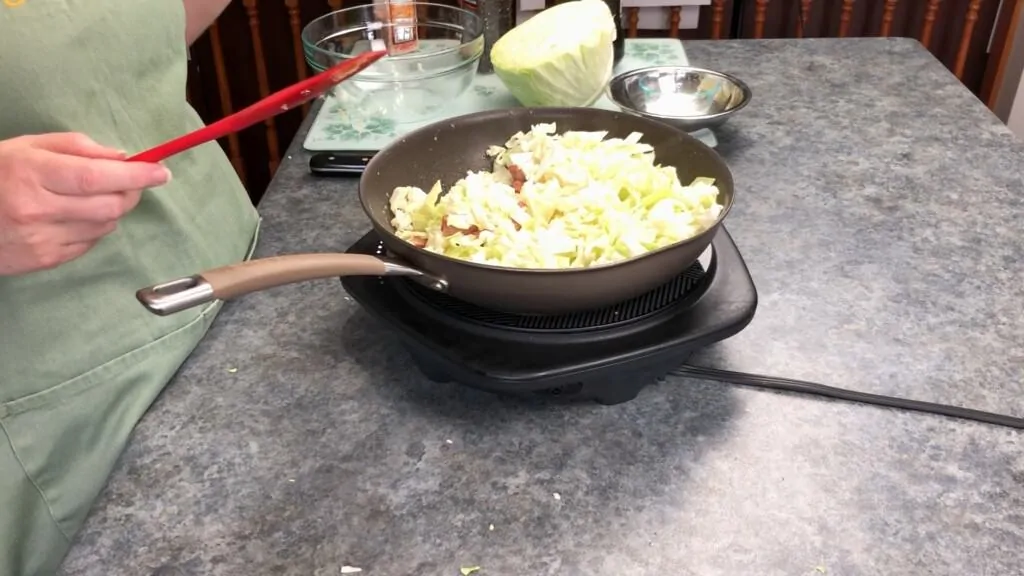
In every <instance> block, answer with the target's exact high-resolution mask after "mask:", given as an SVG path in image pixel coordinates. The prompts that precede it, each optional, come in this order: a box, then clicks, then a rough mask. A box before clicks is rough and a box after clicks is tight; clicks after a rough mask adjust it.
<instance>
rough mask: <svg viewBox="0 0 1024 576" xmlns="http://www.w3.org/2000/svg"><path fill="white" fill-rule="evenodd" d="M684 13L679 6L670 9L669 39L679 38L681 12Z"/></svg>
mask: <svg viewBox="0 0 1024 576" xmlns="http://www.w3.org/2000/svg"><path fill="white" fill-rule="evenodd" d="M682 11H683V9H682V8H680V7H679V6H673V7H671V8H669V16H668V37H669V38H679V20H680V12H682Z"/></svg>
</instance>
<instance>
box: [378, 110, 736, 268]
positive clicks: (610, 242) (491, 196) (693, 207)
mask: <svg viewBox="0 0 1024 576" xmlns="http://www.w3.org/2000/svg"><path fill="white" fill-rule="evenodd" d="M642 137H643V135H642V134H640V133H638V132H634V133H632V134H630V135H629V136H628V137H627V138H607V133H606V132H565V133H564V134H557V133H556V131H555V125H554V124H537V125H535V126H533V127H532V128H531V130H530V131H529V132H527V133H525V134H524V133H522V132H519V133H517V134H515V135H514V136H512V138H511V139H509V141H508V142H507V143H506V144H505V146H504V147H501V146H492V147H491V148H490V149H489V150H488V151H487V154H488V156H490V157H492V158H493V159H494V162H493V170H492V171H491V172H486V171H481V172H468V173H467V174H466V177H465V178H463V179H461V180H459V181H458V182H456V183H455V184H453V185H452V187H451V188H450V189H449V190H448V192H447V193H444V191H443V190H442V187H441V182H440V181H438V182H437V183H435V184H434V186H433V187H432V188H431V189H430V192H429V193H427V192H424V191H423V190H422V189H420V188H416V187H413V186H400V187H398V188H395V190H394V192H393V193H392V194H391V199H390V205H391V211H392V213H393V215H394V218H393V219H392V220H391V224H392V225H393V226H394V228H395V233H396V234H397V235H398V237H399V238H402V239H403V240H405V241H407V242H410V243H412V244H415V245H416V246H419V247H421V248H425V249H427V250H430V251H432V252H436V253H440V254H444V255H445V256H449V257H452V258H458V259H461V260H469V261H471V262H478V263H481V264H489V265H494V266H505V267H509V268H547V269H550V268H585V267H589V266H594V265H600V264H610V263H613V262H616V261H620V260H625V259H627V258H632V257H634V256H639V255H642V254H644V253H647V252H650V251H652V250H656V249H658V248H662V247H664V246H668V245H669V244H674V243H676V242H679V241H682V240H686V239H688V238H692V237H693V236H696V235H697V234H700V233H701V232H703V231H704V230H707V229H708V228H710V227H711V226H713V225H714V224H715V222H716V221H717V220H718V216H719V215H720V214H721V212H722V208H723V207H722V205H720V204H719V203H718V201H717V200H718V187H717V186H715V181H714V179H712V178H697V179H695V180H694V181H693V182H692V183H691V184H690V185H689V186H684V185H682V184H681V183H680V182H679V178H678V176H676V170H675V168H673V167H671V166H659V165H657V164H655V159H654V150H653V148H652V147H651V146H650V145H648V144H644V143H642V142H640V139H641V138H642Z"/></svg>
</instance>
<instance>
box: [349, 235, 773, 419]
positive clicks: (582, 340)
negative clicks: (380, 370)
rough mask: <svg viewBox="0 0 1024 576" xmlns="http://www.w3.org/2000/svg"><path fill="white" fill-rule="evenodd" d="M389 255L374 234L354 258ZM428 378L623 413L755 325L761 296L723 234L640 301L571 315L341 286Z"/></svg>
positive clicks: (355, 249) (373, 284)
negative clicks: (621, 408)
mask: <svg viewBox="0 0 1024 576" xmlns="http://www.w3.org/2000/svg"><path fill="white" fill-rule="evenodd" d="M347 252H348V253H354V254H373V255H382V254H384V253H385V249H384V246H383V244H382V243H381V242H380V240H379V238H378V237H377V235H376V234H375V233H373V232H370V233H368V234H366V235H365V236H363V237H362V238H361V239H359V240H358V241H357V242H356V243H355V244H353V245H352V246H351V247H350V248H349V249H348V250H347ZM341 283H342V285H343V286H344V288H345V290H346V291H347V292H348V293H349V295H350V296H352V298H353V299H354V300H355V301H356V302H358V303H359V304H360V305H361V306H362V307H363V308H364V309H365V310H366V311H367V312H368V313H369V314H370V315H371V316H373V317H375V318H377V319H378V320H379V321H381V322H383V323H384V324H385V325H386V326H388V327H389V328H391V329H393V330H394V331H395V332H396V333H397V334H398V335H399V337H400V339H401V341H402V343H403V345H404V346H405V348H406V349H407V350H408V351H409V354H410V356H411V357H412V360H413V362H414V363H415V364H416V366H417V367H418V368H419V370H420V371H421V372H423V374H424V375H425V376H426V377H427V378H429V379H430V380H433V381H435V382H457V383H460V384H464V385H468V386H473V387H475V388H480V389H483V390H488V391H492V392H496V393H502V394H517V395H527V396H546V397H551V398H559V399H572V400H584V399H586V400H593V401H596V402H599V403H601V404H618V403H620V402H626V401H628V400H632V399H633V398H635V397H636V396H637V394H639V392H640V390H641V389H642V388H643V387H644V386H646V385H648V384H651V383H653V382H655V381H656V380H657V379H658V378H660V377H661V376H664V375H665V374H666V373H668V372H669V371H671V370H673V369H676V368H678V367H679V366H680V365H682V364H683V363H684V362H685V361H686V359H687V358H688V357H689V356H690V354H692V353H693V352H694V351H695V350H697V349H699V348H702V347H704V346H707V345H709V344H712V343H714V342H717V341H719V340H724V339H726V338H729V337H730V336H733V335H735V334H736V333H737V332H739V331H740V330H742V329H743V328H745V327H746V326H747V324H749V323H750V320H751V319H752V318H753V316H754V311H755V309H756V308H757V291H756V289H755V288H754V282H753V280H752V279H751V277H750V272H749V271H748V270H747V266H746V264H745V263H744V262H743V259H742V257H741V256H740V253H739V251H738V250H737V249H736V244H735V243H733V241H732V238H731V237H730V236H729V233H728V232H727V231H726V230H725V228H724V227H721V228H719V231H718V233H717V234H716V235H715V238H714V240H713V241H712V243H711V247H710V248H709V249H708V250H707V251H706V252H705V253H704V254H703V255H702V256H701V258H700V260H698V262H696V263H694V264H693V265H692V266H690V268H688V269H686V270H683V271H681V272H680V274H679V276H677V277H675V278H674V279H672V280H671V281H669V282H668V283H666V284H664V285H662V286H660V287H658V288H655V289H654V290H652V291H650V292H648V293H646V294H644V295H642V296H638V297H636V298H633V299H631V300H627V301H625V302H622V303H619V304H616V305H613V306H609V307H606V308H602V309H600V310H592V311H588V312H578V313H573V314H566V315H519V314H509V313H506V312H498V311H494V310H488V309H485V308H481V307H479V306H476V305H474V304H470V303H467V302H463V301H460V300H456V299H455V298H452V297H451V296H448V295H445V294H441V293H438V292H435V291H432V290H430V289H428V288H426V287H423V286H421V285H420V284H417V283H416V282H414V281H412V280H409V279H406V278H398V277H389V278H380V277H372V276H360V277H355V276H353V277H347V278H342V280H341Z"/></svg>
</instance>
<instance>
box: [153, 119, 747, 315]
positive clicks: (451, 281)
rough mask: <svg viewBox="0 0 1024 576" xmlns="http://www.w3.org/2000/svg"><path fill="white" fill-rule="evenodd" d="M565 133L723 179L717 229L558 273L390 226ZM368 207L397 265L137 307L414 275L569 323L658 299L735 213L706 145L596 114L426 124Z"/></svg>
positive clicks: (167, 308) (372, 181)
mask: <svg viewBox="0 0 1024 576" xmlns="http://www.w3.org/2000/svg"><path fill="white" fill-rule="evenodd" d="M550 122H554V123H555V124H556V128H557V130H558V132H565V131H569V130H594V131H597V130H604V131H607V132H608V134H609V136H611V137H626V136H628V135H629V134H630V133H632V132H640V133H642V134H643V138H642V140H641V141H642V142H645V143H647V144H650V145H651V146H653V147H654V154H655V160H656V161H657V162H658V163H660V164H662V165H666V166H674V167H675V168H676V171H677V173H678V174H679V179H680V181H682V182H683V183H684V184H685V183H688V182H690V181H692V180H693V179H694V178H696V177H698V176H705V177H711V178H714V179H715V181H716V184H717V186H718V189H719V198H718V201H719V203H720V204H722V205H723V207H724V209H723V210H722V213H721V215H720V216H719V219H718V222H717V223H716V224H715V225H714V226H712V227H711V228H709V229H708V230H706V231H704V232H703V233H701V234H699V235H697V236H695V237H693V238H691V239H689V240H685V241H682V242H677V243H675V244H672V245H670V246H667V247H665V248H661V249H659V250H655V251H652V252H649V253H647V254H644V255H642V256H638V257H635V258H631V259H629V260H624V261H621V262H616V263H614V264H607V265H602V266H595V267H590V268H573V269H558V270H541V269H529V270H524V269H518V268H504V267H498V266H488V265H482V264H477V263H473V262H467V261H464V260H457V259H454V258H449V257H447V256H442V255H440V254H436V253H434V252H429V251H427V250H424V249H422V248H417V247H416V246H413V245H412V244H410V243H408V242H406V241H404V240H402V239H400V238H398V237H397V236H395V234H394V229H393V227H392V226H391V217H392V214H391V209H390V206H389V197H390V195H391V192H392V191H393V190H394V189H395V188H396V187H398V186H419V187H420V188H423V189H424V190H426V189H429V188H430V187H431V186H432V185H433V183H434V182H435V181H436V180H438V179H440V180H441V182H442V184H444V186H445V188H448V187H449V186H451V184H453V183H454V182H455V181H456V180H458V179H459V178H462V177H464V176H465V175H466V172H467V171H469V170H490V169H491V160H490V159H489V158H487V156H486V155H485V151H486V150H487V148H488V147H489V146H492V145H503V144H504V143H505V142H506V141H507V140H508V139H509V138H510V137H511V136H512V135H513V134H515V133H516V132H519V131H523V132H527V131H529V130H530V128H531V126H533V125H535V124H539V123H550ZM359 199H360V201H361V202H362V205H363V210H364V211H365V212H366V214H367V216H369V218H370V222H371V224H372V225H373V229H374V230H375V231H376V232H377V234H378V235H379V236H380V238H381V241H382V242H383V244H384V246H385V247H386V248H387V250H388V252H389V253H390V256H389V257H375V256H369V255H359V254H336V253H321V254H295V255H288V256H277V257H272V258H264V259H257V260H251V261H249V262H245V263H241V264H235V265H231V266H226V267H223V268H217V269H214V270H209V271H206V272H202V273H201V274H197V275H194V276H190V277H186V278H179V279H177V280H172V281H170V282H167V283H164V284H158V285H155V286H151V287H149V288H144V289H142V290H139V292H138V293H137V297H138V299H139V301H140V302H141V303H142V304H143V306H145V307H146V308H147V309H148V310H150V311H151V312H153V313H154V314H158V315H167V314H172V313H175V312H178V311H181V310H184V309H187V308H191V307H194V306H198V305H201V304H204V303H207V302H211V301H213V300H217V299H220V300H227V299H231V298H234V297H237V296H241V295H244V294H247V293H250V292H255V291H259V290H265V289H268V288H273V287H277V286H283V285H285V284H291V283H295V282H303V281H307V280H315V279H321V278H331V277H335V276H368V275H369V276H407V277H410V278H411V279H413V280H416V281H418V282H421V283H423V284H424V285H426V286H428V287H430V288H432V289H434V290H438V291H442V292H447V293H449V294H451V295H452V296H453V297H455V298H458V299H461V300H465V301H467V302H472V303H474V304H477V305H480V306H485V307H487V308H491V309H495V310H501V311H505V312H514V313H520V314H562V313H571V312H578V311H583V310H589V309H594V308H599V307H602V306H607V305H610V304H614V303H616V302H621V301H623V300H626V299H629V298H632V297H635V296H639V295H640V294H642V293H644V292H646V291H648V290H651V289H653V288H655V287H657V286H659V285H661V284H663V283H665V282H667V281H669V280H670V279H671V278H672V277H674V276H675V275H677V274H679V273H680V271H682V270H685V269H686V268H687V267H689V266H690V265H691V264H693V262H694V261H696V260H697V258H698V257H699V256H700V255H701V253H703V252H704V250H705V249H706V248H707V247H708V245H709V244H710V243H711V240H712V238H714V235H715V233H716V232H717V231H718V228H719V227H720V226H721V223H722V220H723V219H724V218H725V217H726V215H727V214H728V213H729V210H730V208H731V207H732V204H733V178H732V173H731V172H730V171H729V168H728V166H726V164H725V161H724V160H722V158H721V157H720V156H719V155H718V154H716V153H715V151H714V150H712V149H711V148H709V147H707V146H706V145H704V144H703V143H702V142H701V141H700V140H697V139H696V138H694V137H692V136H690V135H688V134H686V133H685V132H682V131H680V130H678V129H676V128H673V127H671V126H668V125H666V124H662V123H660V122H657V121H655V120H649V119H646V118H642V117H639V116H634V115H630V114H624V113H620V112H611V111H607V110H600V109H593V108H515V109H511V110H489V111H486V112H478V113H474V114H469V115H466V116H460V117H457V118H452V119H449V120H443V121H440V122H436V123H434V124H431V125H428V126H425V127H423V128H420V129H418V130H416V131H413V132H411V133H409V134H408V135H406V136H404V137H401V138H399V139H398V140H397V141H395V142H394V143H392V144H390V145H389V146H387V147H386V148H384V149H383V150H381V151H380V152H379V153H377V154H376V155H375V156H374V157H373V159H372V160H370V162H369V163H368V164H367V166H366V169H365V171H364V172H363V174H362V177H361V178H360V182H359Z"/></svg>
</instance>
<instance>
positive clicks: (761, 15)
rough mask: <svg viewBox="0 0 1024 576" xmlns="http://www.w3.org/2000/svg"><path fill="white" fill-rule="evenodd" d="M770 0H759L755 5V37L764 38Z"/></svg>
mask: <svg viewBox="0 0 1024 576" xmlns="http://www.w3.org/2000/svg"><path fill="white" fill-rule="evenodd" d="M768 2H769V0H757V2H756V3H755V5H754V38H764V21H765V20H766V19H767V14H766V13H767V12H768Z"/></svg>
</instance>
